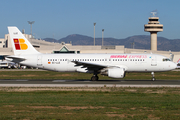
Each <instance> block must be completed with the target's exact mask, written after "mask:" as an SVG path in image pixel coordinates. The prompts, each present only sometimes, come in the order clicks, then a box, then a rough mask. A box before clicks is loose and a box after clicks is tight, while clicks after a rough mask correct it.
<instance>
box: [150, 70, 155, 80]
mask: <svg viewBox="0 0 180 120" xmlns="http://www.w3.org/2000/svg"><path fill="white" fill-rule="evenodd" d="M151 75H152V78H151V80H152V81H155V80H156V78H155V76H154V72H151Z"/></svg>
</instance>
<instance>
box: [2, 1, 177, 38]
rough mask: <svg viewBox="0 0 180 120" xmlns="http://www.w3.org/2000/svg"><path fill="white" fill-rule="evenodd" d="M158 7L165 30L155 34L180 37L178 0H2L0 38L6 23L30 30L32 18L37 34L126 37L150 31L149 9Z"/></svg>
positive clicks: (6, 31)
mask: <svg viewBox="0 0 180 120" xmlns="http://www.w3.org/2000/svg"><path fill="white" fill-rule="evenodd" d="M153 10H157V11H158V16H159V21H160V23H161V24H163V25H164V31H163V32H159V33H158V36H162V37H166V38H169V39H177V38H179V39H180V1H179V0H1V1H0V16H1V17H0V21H1V22H0V38H4V34H7V33H8V30H7V26H17V27H18V28H19V29H20V30H22V29H25V32H26V33H28V34H30V25H29V24H28V22H27V21H35V23H34V24H33V25H32V32H33V34H34V35H35V37H36V38H46V37H51V38H53V36H54V38H55V39H60V38H63V37H66V36H67V35H70V34H82V35H87V36H91V37H93V36H94V25H93V23H94V22H96V37H102V29H104V37H114V38H118V39H120V38H126V37H129V36H133V35H149V33H148V32H144V24H147V23H148V17H149V16H150V15H151V11H153Z"/></svg>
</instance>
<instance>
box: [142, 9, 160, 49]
mask: <svg viewBox="0 0 180 120" xmlns="http://www.w3.org/2000/svg"><path fill="white" fill-rule="evenodd" d="M151 14H152V16H151V17H149V22H148V24H145V25H144V31H146V32H150V34H151V50H153V51H157V32H161V31H163V25H162V24H159V21H158V20H159V17H157V16H156V12H151Z"/></svg>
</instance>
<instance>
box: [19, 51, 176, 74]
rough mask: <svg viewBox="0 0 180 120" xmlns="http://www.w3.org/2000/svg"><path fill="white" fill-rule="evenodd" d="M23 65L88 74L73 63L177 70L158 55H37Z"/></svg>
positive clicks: (29, 58) (136, 68) (142, 69)
mask: <svg viewBox="0 0 180 120" xmlns="http://www.w3.org/2000/svg"><path fill="white" fill-rule="evenodd" d="M23 57H24V58H25V59H26V60H25V61H23V62H21V64H23V65H27V66H33V67H38V68H41V69H47V70H52V71H60V72H87V71H86V70H85V69H83V68H81V67H82V66H76V64H75V63H73V62H72V61H80V62H84V63H92V64H98V65H105V66H116V67H122V68H125V71H126V72H158V71H159V72H160V71H169V70H173V69H175V68H176V64H175V63H173V62H171V61H163V59H165V58H166V57H164V56H161V55H156V54H36V55H23Z"/></svg>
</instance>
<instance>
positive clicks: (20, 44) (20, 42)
mask: <svg viewBox="0 0 180 120" xmlns="http://www.w3.org/2000/svg"><path fill="white" fill-rule="evenodd" d="M14 45H15V48H16V50H26V49H27V48H28V46H27V44H25V40H24V39H21V38H19V39H14Z"/></svg>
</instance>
